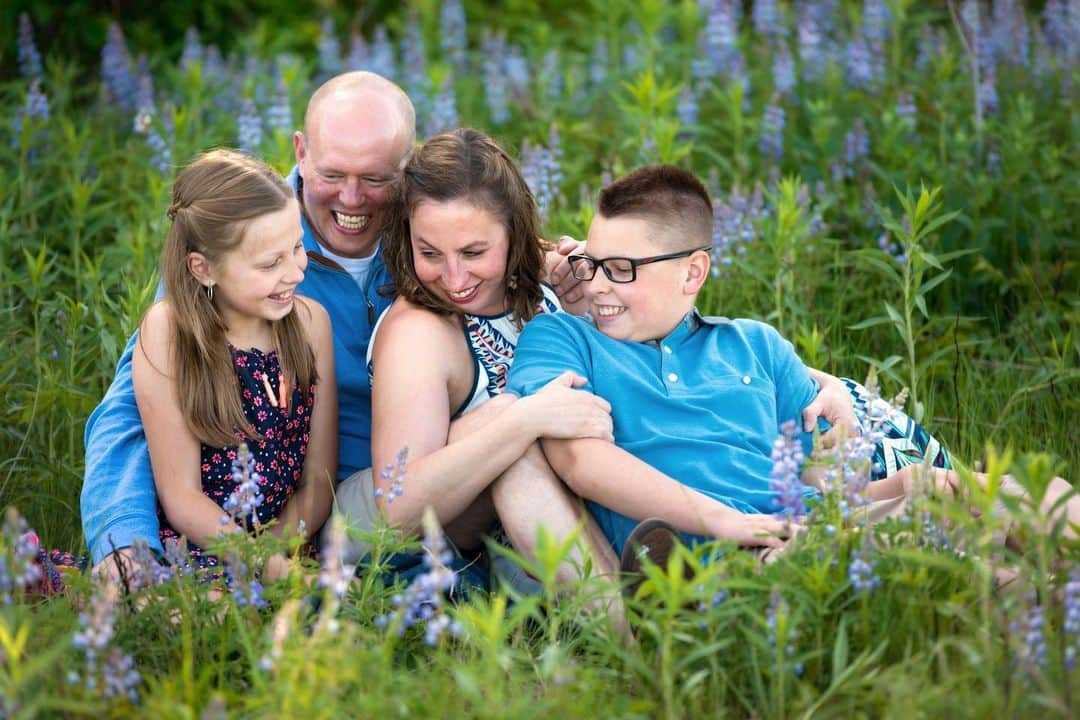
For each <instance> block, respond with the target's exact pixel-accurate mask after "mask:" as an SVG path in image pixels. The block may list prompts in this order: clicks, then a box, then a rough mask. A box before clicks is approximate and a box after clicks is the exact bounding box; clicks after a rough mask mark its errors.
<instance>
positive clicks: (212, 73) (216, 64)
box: [203, 43, 228, 82]
mask: <svg viewBox="0 0 1080 720" xmlns="http://www.w3.org/2000/svg"><path fill="white" fill-rule="evenodd" d="M227 75H228V69H227V68H226V67H225V59H224V58H222V57H221V48H219V47H218V46H217V45H215V44H213V43H211V44H210V45H207V46H206V53H205V54H204V55H203V77H205V78H206V79H207V80H208V81H209V82H223V81H224V80H225V77H226V76H227Z"/></svg>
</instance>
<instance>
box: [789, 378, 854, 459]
mask: <svg viewBox="0 0 1080 720" xmlns="http://www.w3.org/2000/svg"><path fill="white" fill-rule="evenodd" d="M802 416H803V429H804V430H806V432H813V431H814V428H816V427H817V421H818V418H819V417H823V418H825V419H826V420H828V421H829V424H830V425H831V426H832V427H830V428H829V430H828V431H827V432H826V433H825V434H824V435H822V436H821V444H822V446H823V447H826V448H830V447H832V446H833V445H835V444H836V441H837V440H839V439H840V438H841V437H857V436H858V435H860V432H859V424H858V422H856V420H855V406H854V404H853V403H852V400H851V393H849V392H848V390H847V388H846V387H845V386H844V384H843V383H839V382H835V383H828V384H823V385H822V386H821V390H819V391H818V394H817V397H815V398H814V399H813V400H812V401H811V402H810V404H809V405H807V406H806V407H805V408H804V409H803V414H802Z"/></svg>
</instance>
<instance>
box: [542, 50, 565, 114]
mask: <svg viewBox="0 0 1080 720" xmlns="http://www.w3.org/2000/svg"><path fill="white" fill-rule="evenodd" d="M540 77H541V78H543V82H544V86H545V88H546V92H545V95H546V99H547V101H548V102H549V103H556V102H558V101H559V99H560V98H561V97H562V94H563V74H562V66H561V64H560V61H559V50H558V48H550V49H549V50H548V51H547V52H545V53H544V60H543V63H542V65H541V70H540Z"/></svg>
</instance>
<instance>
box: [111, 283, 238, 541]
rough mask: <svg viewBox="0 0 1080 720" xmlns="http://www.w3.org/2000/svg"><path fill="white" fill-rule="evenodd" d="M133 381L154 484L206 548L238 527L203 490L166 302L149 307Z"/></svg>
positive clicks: (181, 527) (174, 519)
mask: <svg viewBox="0 0 1080 720" xmlns="http://www.w3.org/2000/svg"><path fill="white" fill-rule="evenodd" d="M132 381H133V383H134V385H135V402H136V404H137V405H138V407H139V416H140V417H141V418H142V424H143V430H144V432H145V433H146V443H147V446H148V447H149V449H150V465H151V467H152V468H153V472H154V486H155V487H156V489H157V496H158V501H159V502H160V503H161V507H162V508H163V509H164V511H165V517H166V518H168V520H169V524H170V525H172V527H173V529H175V530H176V532H178V533H180V534H181V535H184V536H185V537H187V538H188V539H189V540H191V541H192V542H194V543H196V544H198V545H202V546H205V545H206V544H207V543H209V542H212V541H213V540H214V539H216V538H217V537H218V535H219V534H220V533H222V532H235V531H236V530H238V529H239V528H238V527H237V526H236V525H235V524H234V523H232V522H229V523H227V524H225V525H222V524H221V518H222V516H224V515H225V512H224V511H223V510H222V509H221V508H220V507H218V505H217V504H216V503H215V502H214V501H213V500H211V499H210V498H208V497H207V496H206V495H204V494H203V492H202V472H201V469H200V467H199V463H200V460H201V459H200V444H199V441H198V439H196V438H195V436H194V435H192V434H191V430H190V429H188V425H187V421H186V420H185V419H184V415H183V412H182V411H181V409H180V398H179V394H178V391H177V387H176V372H175V368H174V366H173V327H172V311H171V309H170V306H169V304H168V301H162V302H159V303H157V304H156V305H154V306H153V307H151V308H150V309H149V310H148V311H147V313H146V316H145V317H144V318H143V322H142V326H141V327H140V329H139V340H138V342H137V343H136V345H135V351H134V354H133V357H132Z"/></svg>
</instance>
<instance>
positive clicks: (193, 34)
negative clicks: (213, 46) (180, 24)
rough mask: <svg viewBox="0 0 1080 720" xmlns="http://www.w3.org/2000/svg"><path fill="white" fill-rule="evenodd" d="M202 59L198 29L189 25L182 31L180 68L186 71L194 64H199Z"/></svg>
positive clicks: (201, 45)
mask: <svg viewBox="0 0 1080 720" xmlns="http://www.w3.org/2000/svg"><path fill="white" fill-rule="evenodd" d="M202 61H203V44H202V39H201V38H200V37H199V31H198V29H197V28H195V27H189V28H188V29H187V30H186V31H185V32H184V51H183V52H182V53H181V54H180V69H181V70H183V71H184V72H186V71H188V70H189V69H191V68H192V67H194V66H195V65H201V64H202Z"/></svg>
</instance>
